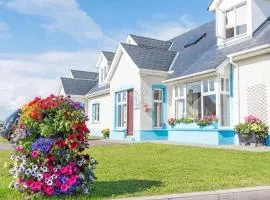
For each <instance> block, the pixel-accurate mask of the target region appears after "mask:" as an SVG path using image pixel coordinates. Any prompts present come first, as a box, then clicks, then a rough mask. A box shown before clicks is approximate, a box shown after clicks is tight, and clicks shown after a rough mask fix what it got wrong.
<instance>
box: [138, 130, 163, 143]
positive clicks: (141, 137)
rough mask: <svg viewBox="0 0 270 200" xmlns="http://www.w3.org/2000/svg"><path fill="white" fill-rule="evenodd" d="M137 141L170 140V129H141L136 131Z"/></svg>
mask: <svg viewBox="0 0 270 200" xmlns="http://www.w3.org/2000/svg"><path fill="white" fill-rule="evenodd" d="M135 135H136V137H135V139H136V140H137V141H150V140H168V130H165V129H164V130H157V129H155V130H140V131H135Z"/></svg>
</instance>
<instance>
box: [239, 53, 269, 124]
mask: <svg viewBox="0 0 270 200" xmlns="http://www.w3.org/2000/svg"><path fill="white" fill-rule="evenodd" d="M238 65H239V67H240V68H239V75H240V76H239V84H240V85H239V86H240V91H239V92H240V121H243V120H244V117H245V116H247V115H249V114H255V115H256V114H257V116H258V117H260V116H261V115H262V116H265V110H266V111H267V118H266V121H267V122H268V124H269V122H270V78H269V74H270V54H265V55H262V56H257V57H253V58H249V59H245V60H243V61H241V62H238ZM235 71H236V73H237V69H235ZM261 86H263V87H265V88H266V100H267V105H266V106H265V109H261V108H260V109H258V110H257V111H256V112H257V113H249V111H248V110H249V109H248V105H250V104H251V103H249V102H248V99H249V98H250V92H248V91H250V89H251V87H253V88H254V87H258V88H261ZM235 91H236V92H237V88H236V89H235ZM258 91H260V89H258V90H257V91H254V92H255V94H256V92H258ZM236 94H237V93H235V95H236ZM260 94H261V93H260ZM257 96H259V95H257ZM255 98H256V97H255ZM257 100H258V103H257V104H256V105H254V106H258V107H260V106H261V105H260V104H263V101H264V100H265V99H263V98H262V99H257ZM250 102H252V101H250ZM260 110H262V111H260ZM262 113H264V114H262Z"/></svg>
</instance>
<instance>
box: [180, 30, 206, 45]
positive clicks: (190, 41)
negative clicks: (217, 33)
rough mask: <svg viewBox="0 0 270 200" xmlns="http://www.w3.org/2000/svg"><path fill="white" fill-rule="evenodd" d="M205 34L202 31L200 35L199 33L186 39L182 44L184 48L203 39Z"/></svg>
mask: <svg viewBox="0 0 270 200" xmlns="http://www.w3.org/2000/svg"><path fill="white" fill-rule="evenodd" d="M206 35H207V34H206V33H203V34H202V35H200V36H199V37H198V36H195V37H192V38H191V39H190V40H188V41H187V42H186V44H185V45H184V48H187V47H189V46H192V45H194V44H197V43H198V42H199V41H200V40H201V39H203V38H204V37H205V36H206Z"/></svg>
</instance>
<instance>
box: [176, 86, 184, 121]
mask: <svg viewBox="0 0 270 200" xmlns="http://www.w3.org/2000/svg"><path fill="white" fill-rule="evenodd" d="M185 90H186V89H185V86H184V85H179V86H176V87H175V89H174V94H175V95H174V96H175V118H176V119H181V118H183V117H185V112H186V95H185V94H186V92H185Z"/></svg>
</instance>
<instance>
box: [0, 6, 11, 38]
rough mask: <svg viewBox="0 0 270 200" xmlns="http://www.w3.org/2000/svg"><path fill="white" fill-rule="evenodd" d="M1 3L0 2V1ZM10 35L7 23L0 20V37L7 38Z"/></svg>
mask: <svg viewBox="0 0 270 200" xmlns="http://www.w3.org/2000/svg"><path fill="white" fill-rule="evenodd" d="M0 4H1V2H0ZM10 37H11V34H10V29H9V26H8V24H7V23H5V22H3V21H0V39H3V38H4V39H8V38H10Z"/></svg>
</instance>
